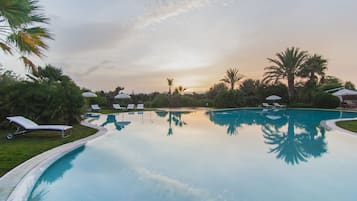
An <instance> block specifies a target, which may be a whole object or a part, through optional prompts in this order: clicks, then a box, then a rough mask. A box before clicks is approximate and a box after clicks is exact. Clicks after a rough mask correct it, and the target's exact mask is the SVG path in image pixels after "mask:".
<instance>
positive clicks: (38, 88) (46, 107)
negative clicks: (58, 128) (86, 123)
mask: <svg viewBox="0 0 357 201" xmlns="http://www.w3.org/2000/svg"><path fill="white" fill-rule="evenodd" d="M4 80H5V79H0V83H1V82H2V81H4ZM0 95H1V99H0V102H1V104H0V118H1V121H2V120H4V119H5V117H6V116H14V115H21V116H25V117H27V118H30V119H32V120H34V121H37V122H39V123H63V124H74V123H78V122H79V120H80V115H81V113H82V108H83V104H84V99H83V97H82V95H81V90H80V88H79V87H78V86H77V85H76V84H75V83H74V82H73V81H72V80H71V79H70V78H69V77H67V76H64V75H62V76H61V78H60V80H49V79H38V80H36V79H33V80H31V81H21V80H15V81H14V80H12V81H11V83H10V84H6V85H0Z"/></svg>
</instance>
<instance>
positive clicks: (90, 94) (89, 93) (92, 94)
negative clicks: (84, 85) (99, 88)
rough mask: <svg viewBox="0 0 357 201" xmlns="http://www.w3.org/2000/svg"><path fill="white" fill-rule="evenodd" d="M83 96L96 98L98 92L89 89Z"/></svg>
mask: <svg viewBox="0 0 357 201" xmlns="http://www.w3.org/2000/svg"><path fill="white" fill-rule="evenodd" d="M82 96H83V97H86V98H95V97H97V94H95V93H93V92H90V91H87V92H84V93H82Z"/></svg>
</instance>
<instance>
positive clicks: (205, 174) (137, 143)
mask: <svg viewBox="0 0 357 201" xmlns="http://www.w3.org/2000/svg"><path fill="white" fill-rule="evenodd" d="M351 117H357V113H347V112H337V111H336V112H335V111H319V110H290V109H283V110H267V111H265V110H258V109H241V110H232V111H205V110H195V111H187V112H165V111H156V112H139V113H137V112H135V113H121V114H116V115H101V116H100V117H99V118H97V117H96V118H92V119H91V118H89V119H88V121H90V122H91V123H93V124H97V125H103V126H105V127H106V128H107V129H108V130H109V131H108V134H106V135H105V136H103V137H101V138H99V139H96V140H94V141H91V142H90V143H88V144H87V145H86V146H84V147H82V148H80V149H77V150H75V151H73V152H71V153H70V154H67V155H66V156H65V157H63V158H61V159H60V160H59V161H57V162H56V163H54V164H53V165H52V166H51V167H50V168H48V169H47V170H46V171H45V173H44V174H43V175H42V176H41V178H40V179H39V181H38V182H37V184H36V186H35V187H34V189H33V192H32V194H31V195H30V197H29V199H28V200H30V201H39V200H41V201H56V200H61V201H82V200H83V201H97V200H105V201H120V200H123V201H136V200H145V201H185V200H202V201H208V200H210V201H214V200H217V201H221V200H222V201H223V200H227V201H263V200H271V201H305V200H306V201H311V200H314V201H336V200H339V201H356V199H357V190H356V187H355V186H356V185H357V174H356V170H357V136H352V135H348V134H343V133H341V132H338V131H326V130H325V129H324V128H322V127H321V126H320V122H321V121H322V120H328V119H337V118H351Z"/></svg>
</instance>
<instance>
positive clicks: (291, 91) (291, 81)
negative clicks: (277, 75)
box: [288, 76, 295, 103]
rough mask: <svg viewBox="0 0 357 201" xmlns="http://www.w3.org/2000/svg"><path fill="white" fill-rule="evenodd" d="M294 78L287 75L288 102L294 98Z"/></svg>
mask: <svg viewBox="0 0 357 201" xmlns="http://www.w3.org/2000/svg"><path fill="white" fill-rule="evenodd" d="M294 84H295V80H294V77H293V76H292V77H288V93H289V103H291V102H292V101H293V100H294V95H295V94H294V91H295V86H294Z"/></svg>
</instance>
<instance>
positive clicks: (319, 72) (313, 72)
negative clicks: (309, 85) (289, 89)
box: [299, 54, 327, 82]
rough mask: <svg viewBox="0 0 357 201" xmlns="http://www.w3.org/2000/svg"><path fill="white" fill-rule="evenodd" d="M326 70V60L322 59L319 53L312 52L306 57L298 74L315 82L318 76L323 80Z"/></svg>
mask: <svg viewBox="0 0 357 201" xmlns="http://www.w3.org/2000/svg"><path fill="white" fill-rule="evenodd" d="M326 70H327V60H326V59H324V58H323V57H322V56H321V55H317V54H314V55H312V56H309V57H308V58H307V59H306V61H305V63H304V64H303V66H302V69H301V71H300V73H299V75H300V76H301V77H305V78H308V79H309V81H310V82H312V81H316V82H317V81H318V79H319V77H320V80H324V78H325V75H326V74H325V71H326Z"/></svg>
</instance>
